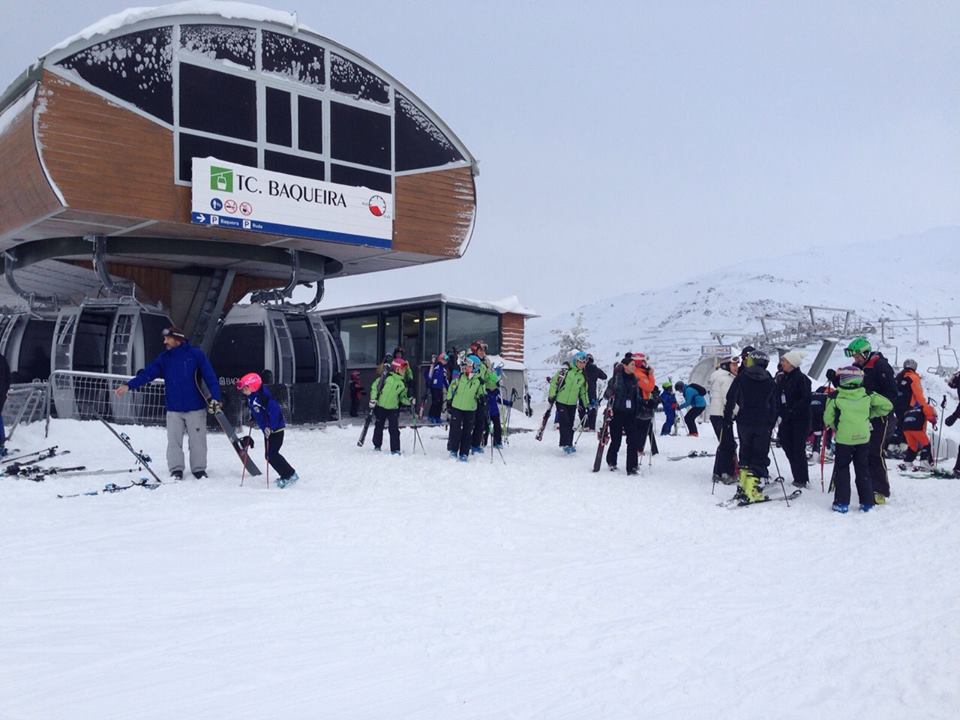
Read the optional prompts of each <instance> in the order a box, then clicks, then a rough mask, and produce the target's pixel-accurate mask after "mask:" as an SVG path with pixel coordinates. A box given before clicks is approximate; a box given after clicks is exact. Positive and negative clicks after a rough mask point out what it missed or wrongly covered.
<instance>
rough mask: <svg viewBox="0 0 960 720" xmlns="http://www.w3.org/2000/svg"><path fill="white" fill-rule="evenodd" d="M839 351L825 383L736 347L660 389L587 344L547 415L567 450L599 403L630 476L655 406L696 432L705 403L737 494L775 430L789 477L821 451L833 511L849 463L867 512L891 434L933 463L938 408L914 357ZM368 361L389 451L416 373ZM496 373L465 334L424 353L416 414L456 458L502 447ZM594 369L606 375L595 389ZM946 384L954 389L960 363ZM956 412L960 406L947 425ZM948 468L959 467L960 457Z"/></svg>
mask: <svg viewBox="0 0 960 720" xmlns="http://www.w3.org/2000/svg"><path fill="white" fill-rule="evenodd" d="M845 355H846V357H848V358H849V359H850V364H849V365H847V366H844V367H841V368H838V369H836V370H828V371H827V382H826V383H825V384H824V385H822V386H820V387H818V388H816V389H814V388H813V387H812V384H811V381H810V378H809V377H808V376H807V375H806V374H804V373H803V372H802V371H801V369H800V366H801V364H802V363H803V360H804V353H803V352H802V351H800V350H791V351H789V352H786V353H784V354H783V355H782V356H781V357H780V358H779V362H778V363H777V366H776V369H775V371H774V372H773V373H771V372H770V370H769V369H768V367H769V364H770V358H769V356H768V355H767V353H765V352H764V351H763V350H760V349H757V348H753V347H751V346H747V347H745V348H743V350H742V351H741V352H740V353H738V354H737V355H734V356H731V357H726V358H723V359H722V361H721V362H719V364H718V366H717V368H716V369H715V370H714V371H713V373H712V374H711V375H710V377H709V379H708V381H707V387H703V386H702V385H699V384H697V383H694V382H688V383H683V382H677V383H676V384H673V383H671V382H670V381H667V382H664V383H662V385H659V386H658V385H657V381H656V378H655V376H654V370H653V368H652V367H651V366H650V364H649V363H648V358H647V356H646V355H645V354H644V353H637V352H629V353H626V354H625V355H624V356H623V358H622V359H621V360H620V361H619V362H618V363H616V365H615V366H614V368H613V373H612V375H611V376H610V377H609V378H608V376H607V374H606V373H605V372H604V371H603V370H601V369H600V368H599V367H598V366H597V364H596V362H595V361H594V358H593V356H592V355H590V354H588V353H586V352H582V351H574V352H572V353H571V356H570V359H569V361H568V362H567V363H566V364H565V365H564V367H562V368H561V369H559V370H558V371H557V372H556V373H554V374H553V375H552V377H551V378H549V392H548V400H549V401H550V404H551V407H552V408H553V409H554V412H555V423H556V426H557V429H558V431H559V445H560V447H561V449H562V450H563V452H564V453H566V454H572V453H575V452H576V443H575V433H576V428H575V425H579V427H580V428H581V429H589V430H593V429H596V423H597V410H598V407H599V405H600V403H601V402H604V401H605V403H606V404H605V408H604V426H603V427H601V432H600V435H601V437H603V438H608V439H609V442H608V445H607V446H606V448H605V455H604V457H605V459H606V463H607V466H608V467H609V468H610V469H616V468H617V463H618V458H619V455H620V451H621V448H622V447H623V446H624V445H625V446H626V453H625V455H626V460H625V469H626V472H627V474H629V475H634V474H636V473H637V470H638V466H639V458H640V456H641V455H643V453H644V452H645V448H646V444H647V442H648V440H649V442H650V443H651V448H653V447H654V446H655V442H656V440H655V437H654V431H653V421H654V417H655V413H656V411H657V410H658V409H660V408H662V410H663V412H664V422H663V425H662V426H661V427H660V429H659V434H660V435H669V434H676V433H677V428H678V427H679V425H680V420H681V415H680V414H681V413H683V416H682V420H683V423H684V424H685V425H686V428H687V434H688V435H689V436H692V437H698V436H699V431H698V425H699V424H700V423H698V419H699V418H700V416H701V415H704V414H705V415H706V418H707V420H708V421H709V423H710V425H711V427H712V428H713V431H714V434H715V436H716V439H717V443H718V445H717V450H716V453H715V460H714V468H713V479H714V481H715V482H721V483H725V484H736V485H737V486H738V490H737V494H738V498H739V499H740V501H741V502H743V503H754V502H762V501H764V500H766V499H767V497H766V496H765V495H764V492H763V490H764V487H765V486H766V485H767V484H768V483H769V482H770V468H769V466H770V459H771V455H770V453H771V442H772V441H774V440H775V441H776V444H777V445H778V446H779V447H780V448H782V450H783V453H784V455H785V456H786V459H787V464H788V465H789V467H790V472H791V475H792V479H793V484H794V485H795V486H797V487H798V488H805V487H808V486H809V483H810V479H809V460H810V458H811V455H813V454H815V453H820V455H821V465H822V463H823V460H824V459H825V457H826V455H827V454H832V456H833V461H834V466H833V472H832V478H831V485H832V487H833V489H834V503H833V508H834V509H835V510H837V511H838V512H847V511H848V509H849V505H850V498H851V487H850V481H851V473H850V467H851V465H852V466H853V471H854V477H855V484H856V488H857V495H858V500H859V505H860V509H861V510H862V511H864V512H866V511H868V510H870V509H871V508H872V507H873V506H874V505H875V504H882V503H885V502H886V501H887V499H888V498H889V497H890V482H889V478H888V474H887V468H886V464H885V461H884V452H885V449H886V447H887V445H888V444H889V443H890V442H891V441H893V440H901V439H902V441H903V442H905V443H906V445H907V451H906V453H905V454H904V455H903V460H904V461H905V463H913V462H915V461H916V462H919V463H923V464H925V465H926V466H932V465H933V464H934V458H933V456H932V453H931V447H930V439H929V437H928V435H927V426H928V424H932V425H933V427H934V428H936V423H937V413H936V410H935V408H934V407H933V406H932V405H931V404H930V403H929V402H928V401H927V399H926V397H925V396H924V393H923V389H922V387H921V383H920V377H919V375H918V374H917V363H916V361H914V360H910V359H908V360H905V361H904V363H903V368H902V370H901V371H900V372H899V373H898V374H895V373H894V371H893V369H892V368H891V366H890V363H889V362H888V361H887V359H886V358H885V357H884V356H883V354H882V353H880V352H876V351H874V350H873V349H872V347H871V345H870V343H869V341H868V340H867V339H866V338H863V337H858V338H855V339H854V340H853V341H851V342H850V344H849V345H848V346H847V347H846V349H845ZM379 370H380V372H379V373H378V377H377V378H376V379H375V380H374V382H373V385H372V386H371V387H370V389H369V398H370V400H369V407H370V412H371V413H372V416H373V417H374V418H375V425H374V435H373V445H374V448H375V449H376V450H380V449H381V445H382V442H383V431H384V428H385V427H386V428H388V431H389V437H390V451H391V452H392V453H394V454H399V453H400V433H399V419H398V416H399V412H400V408H402V407H409V408H411V409H413V408H414V407H415V399H414V398H415V394H414V390H413V373H412V370H411V368H410V365H409V364H408V363H407V361H406V360H405V359H404V357H403V349H402V348H399V347H398V348H396V349H395V351H394V353H393V355H392V356H389V357H387V358H385V360H384V363H383V364H382V366H381V368H379ZM501 375H502V367H501V366H499V365H496V366H495V365H493V364H492V363H491V360H490V358H489V357H488V356H487V345H486V343H485V342H483V341H482V340H477V341H475V342H474V343H472V344H471V345H470V348H469V351H463V352H459V353H458V352H456V351H455V350H453V351H451V352H448V353H442V354H440V355H438V356H434V357H433V358H432V359H431V363H430V365H429V366H428V367H426V368H425V369H424V382H425V387H426V388H427V395H426V396H425V398H424V402H425V403H429V410H428V411H427V413H426V417H427V420H428V422H429V423H431V424H435V425H437V424H440V423H441V422H443V414H444V412H446V413H447V418H448V421H449V435H448V439H447V450H448V452H449V454H450V456H451V457H453V458H456V459H458V460H460V461H461V462H467V461H468V460H469V457H470V455H471V454H477V453H482V452H483V447H484V445H485V444H486V443H487V441H488V438H489V439H490V441H491V442H492V444H493V447H494V448H496V449H500V448H502V442H503V430H502V425H501V422H500V406H501V404H503V405H507V406H509V405H510V404H511V402H510V400H507V399H504V398H502V397H501V395H500V379H501ZM601 380H608V382H607V384H606V387H605V388H604V389H603V390H602V392H598V383H599V381H601ZM950 383H951V387H955V388H957V393H958V398H960V374H958V376H957V377H955V378H953V379H951V381H950ZM363 393H364V389H363V388H362V387H361V386H360V382H359V374H358V373H356V372H355V373H354V374H353V375H352V376H351V391H350V396H351V414H353V415H355V414H356V411H357V404H358V403H359V400H360V397H361V396H362V395H363ZM677 394H679V397H678V395H677ZM708 398H709V400H708ZM684 411H686V412H684ZM549 412H550V410H548V413H547V415H545V416H544V424H545V423H546V419H547V417H548V416H549ZM422 413H423V410H421V415H422ZM958 418H960V407H958V409H957V412H955V413H954V415H952V416H951V417H950V418H948V419H947V424H948V425H952V424H953V423H954V422H955V421H956V420H957V419H958ZM540 437H542V429H541V433H540V434H539V435H538V439H539V438H540ZM653 452H656V451H655V449H654V450H653ZM599 457H600V456H599V455H598V462H599ZM955 472H956V474H957V475H960V460H958V466H957V468H955Z"/></svg>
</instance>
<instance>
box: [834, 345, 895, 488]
mask: <svg viewBox="0 0 960 720" xmlns="http://www.w3.org/2000/svg"><path fill="white" fill-rule="evenodd" d="M843 354H844V355H846V356H847V357H848V358H850V359H851V360H852V361H853V364H854V365H856V366H857V367H859V368H860V369H861V370H863V389H864V390H866V391H867V393H879V394H881V395H883V396H884V397H885V398H886V399H887V400H889V401H890V402H891V403H892V402H895V401H896V397H897V381H896V379H895V378H896V374H895V373H894V372H893V368H892V367H890V363H889V362H887V359H886V358H885V357H884V356H883V353H880V352H873V348H872V347H871V346H870V342H869V341H868V340H867V339H866V338H865V337H856V338H854V339H853V340H851V341H850V344H849V345H847V347H846V349H845V350H844V351H843ZM887 430H888V426H887V418H886V417H882V418H872V419H871V420H870V446H869V450H868V451H867V452H868V453H869V455H868V456H867V461H868V462H869V465H870V482H871V483H872V485H873V491H874V502H876V503H877V504H878V505H882V504H883V503H885V502H886V501H887V498H888V497H890V480H889V479H888V478H887V464H886V462H884V459H883V448H884V445H885V444H886V437H887Z"/></svg>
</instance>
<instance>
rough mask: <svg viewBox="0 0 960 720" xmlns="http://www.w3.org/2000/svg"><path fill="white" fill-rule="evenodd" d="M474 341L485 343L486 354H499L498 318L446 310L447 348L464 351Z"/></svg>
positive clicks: (473, 311)
mask: <svg viewBox="0 0 960 720" xmlns="http://www.w3.org/2000/svg"><path fill="white" fill-rule="evenodd" d="M474 340H483V341H484V342H486V343H487V353H488V354H490V355H499V354H500V316H499V315H497V314H489V313H481V312H477V311H475V310H461V309H460V308H447V347H448V348H449V347H451V346H453V347H456V348H457V350H466V349H468V348H469V347H470V343H472V342H473V341H474Z"/></svg>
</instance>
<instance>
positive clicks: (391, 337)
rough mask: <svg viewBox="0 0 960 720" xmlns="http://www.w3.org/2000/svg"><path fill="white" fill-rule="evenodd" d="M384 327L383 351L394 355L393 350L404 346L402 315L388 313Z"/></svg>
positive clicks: (391, 355)
mask: <svg viewBox="0 0 960 720" xmlns="http://www.w3.org/2000/svg"><path fill="white" fill-rule="evenodd" d="M384 320H385V326H384V329H383V353H384V355H389V356H390V357H393V350H394V348H397V347H403V342H402V341H401V339H400V315H398V314H393V315H387V316H386V318H384Z"/></svg>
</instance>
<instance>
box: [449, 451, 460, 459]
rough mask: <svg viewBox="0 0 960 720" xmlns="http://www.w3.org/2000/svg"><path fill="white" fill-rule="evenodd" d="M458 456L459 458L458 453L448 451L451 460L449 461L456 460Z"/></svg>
mask: <svg viewBox="0 0 960 720" xmlns="http://www.w3.org/2000/svg"><path fill="white" fill-rule="evenodd" d="M458 456H459V455H458V453H457V451H456V450H451V451H450V458H451V459H453V460H456V459H457V457H458Z"/></svg>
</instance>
